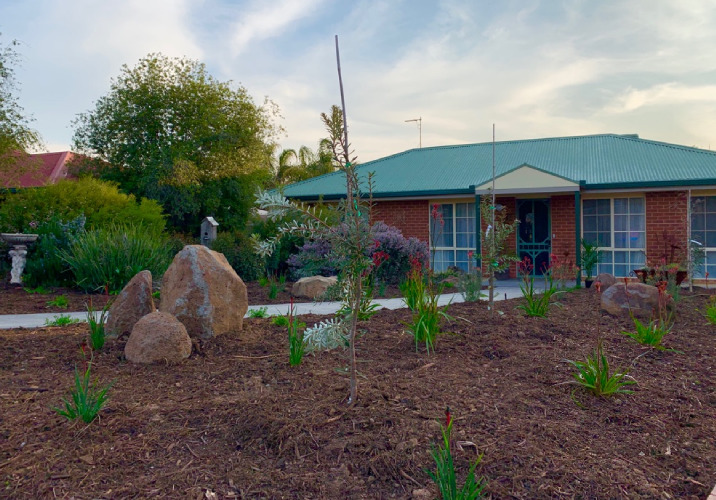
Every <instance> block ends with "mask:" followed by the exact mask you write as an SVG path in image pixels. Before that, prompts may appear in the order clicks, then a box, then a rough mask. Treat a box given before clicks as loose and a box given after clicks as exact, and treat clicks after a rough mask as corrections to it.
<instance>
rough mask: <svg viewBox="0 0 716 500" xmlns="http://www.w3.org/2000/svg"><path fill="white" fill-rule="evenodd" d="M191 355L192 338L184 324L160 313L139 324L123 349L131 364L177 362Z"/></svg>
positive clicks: (156, 312) (145, 318) (146, 318)
mask: <svg viewBox="0 0 716 500" xmlns="http://www.w3.org/2000/svg"><path fill="white" fill-rule="evenodd" d="M190 354H191V339H190V338H189V334H187V332H186V328H185V327H184V325H182V324H181V323H180V322H179V320H178V319H176V318H175V317H174V316H172V315H171V314H167V313H163V312H159V311H155V312H152V313H149V314H147V315H146V316H144V317H143V318H141V319H140V320H139V321H137V324H135V325H134V328H133V329H132V334H131V335H130V336H129V340H127V344H126V345H125V346H124V356H125V357H126V358H127V359H128V360H129V361H131V362H132V363H143V364H149V363H158V362H161V363H178V362H179V361H182V360H184V359H186V358H188V357H189V355H190Z"/></svg>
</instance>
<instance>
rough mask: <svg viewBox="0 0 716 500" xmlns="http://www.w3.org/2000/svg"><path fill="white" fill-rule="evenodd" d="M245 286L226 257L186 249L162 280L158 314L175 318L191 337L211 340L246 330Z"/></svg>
mask: <svg viewBox="0 0 716 500" xmlns="http://www.w3.org/2000/svg"><path fill="white" fill-rule="evenodd" d="M248 309H249V302H248V295H247V292H246V285H245V284H244V282H243V281H242V280H241V278H239V276H238V275H237V274H236V271H234V269H233V268H232V267H231V265H229V262H228V261H227V260H226V257H224V255H223V254H221V253H219V252H214V251H213V250H209V249H208V248H206V247H204V246H201V245H188V246H185V247H184V248H183V249H182V251H181V252H179V253H178V254H176V256H175V257H174V260H173V261H172V263H171V265H170V266H169V269H167V272H166V273H164V278H162V293H161V300H160V303H159V310H160V311H162V312H165V313H169V314H172V315H174V316H175V317H176V318H177V319H178V320H179V321H181V322H182V323H183V324H184V326H185V327H186V330H187V332H189V335H190V336H191V337H195V338H201V339H205V340H206V339H210V338H212V337H214V336H215V335H221V334H223V333H226V332H229V331H239V330H241V329H242V328H243V324H244V314H246V311H248Z"/></svg>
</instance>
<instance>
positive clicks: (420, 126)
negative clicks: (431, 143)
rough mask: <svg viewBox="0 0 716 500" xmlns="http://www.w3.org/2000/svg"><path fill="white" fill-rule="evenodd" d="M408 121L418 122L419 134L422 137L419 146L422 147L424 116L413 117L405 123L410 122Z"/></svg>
mask: <svg viewBox="0 0 716 500" xmlns="http://www.w3.org/2000/svg"><path fill="white" fill-rule="evenodd" d="M408 122H417V123H418V136H419V137H420V142H419V143H418V144H420V146H419V147H420V148H422V147H423V117H422V116H420V117H418V118H413V119H412V120H405V123H408Z"/></svg>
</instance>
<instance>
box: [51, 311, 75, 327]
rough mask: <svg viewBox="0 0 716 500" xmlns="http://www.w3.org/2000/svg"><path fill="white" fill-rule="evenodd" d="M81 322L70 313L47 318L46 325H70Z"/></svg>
mask: <svg viewBox="0 0 716 500" xmlns="http://www.w3.org/2000/svg"><path fill="white" fill-rule="evenodd" d="M79 322H80V320H78V319H75V318H73V317H72V316H70V315H69V314H60V315H58V316H54V317H53V318H52V319H46V320H45V326H69V325H74V324H75V323H79Z"/></svg>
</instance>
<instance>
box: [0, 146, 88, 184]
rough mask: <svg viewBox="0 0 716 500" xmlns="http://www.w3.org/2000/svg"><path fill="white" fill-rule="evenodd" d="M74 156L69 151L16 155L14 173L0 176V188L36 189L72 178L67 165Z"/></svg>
mask: <svg viewBox="0 0 716 500" xmlns="http://www.w3.org/2000/svg"><path fill="white" fill-rule="evenodd" d="M76 156H77V155H76V154H75V153H72V152H71V151H59V152H56V153H39V154H27V155H25V154H22V155H18V160H17V167H16V168H15V172H12V173H8V174H5V175H2V174H0V188H27V187H38V186H45V185H47V184H55V183H56V182H58V181H61V180H63V179H68V178H73V176H72V175H71V174H70V173H69V172H68V165H69V164H70V163H71V162H72V160H73V159H74V158H76Z"/></svg>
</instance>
